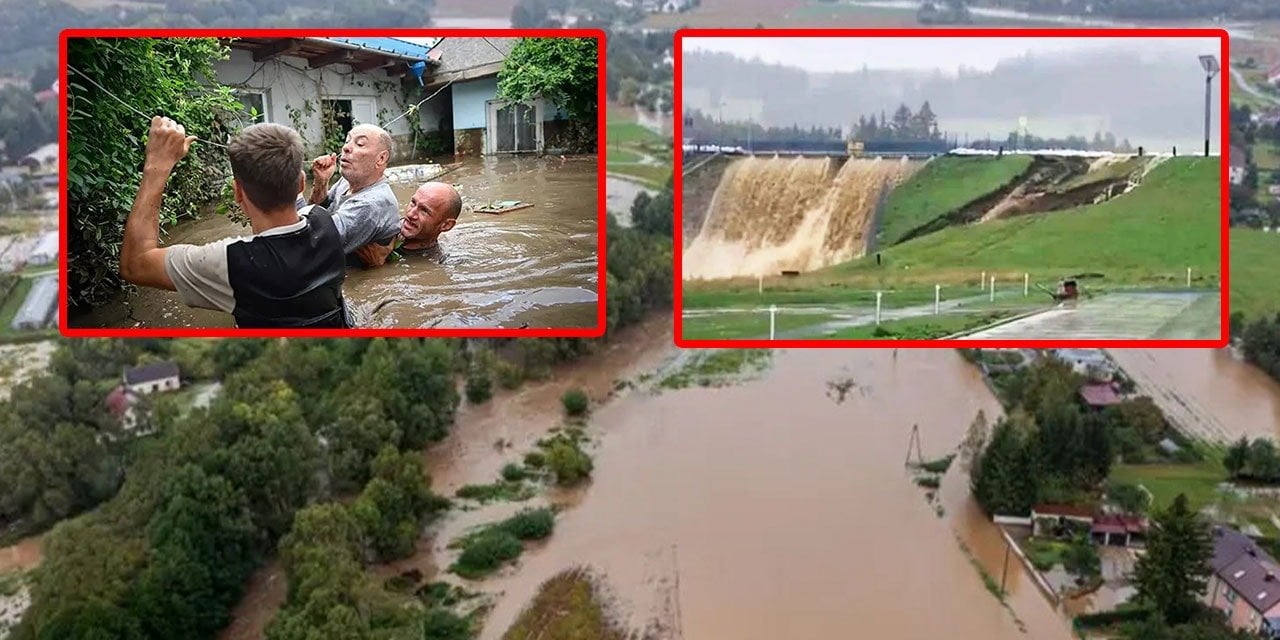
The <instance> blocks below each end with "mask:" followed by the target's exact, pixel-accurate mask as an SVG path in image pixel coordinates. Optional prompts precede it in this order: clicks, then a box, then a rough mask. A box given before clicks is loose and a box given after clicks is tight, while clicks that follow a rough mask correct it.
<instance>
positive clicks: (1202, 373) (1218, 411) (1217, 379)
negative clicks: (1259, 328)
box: [1110, 349, 1280, 442]
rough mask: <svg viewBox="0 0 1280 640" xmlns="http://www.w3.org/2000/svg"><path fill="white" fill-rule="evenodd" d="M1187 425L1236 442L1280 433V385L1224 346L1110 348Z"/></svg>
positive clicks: (1143, 389) (1146, 389) (1213, 437)
mask: <svg viewBox="0 0 1280 640" xmlns="http://www.w3.org/2000/svg"><path fill="white" fill-rule="evenodd" d="M1110 353H1111V354H1112V356H1113V357H1114V358H1115V359H1116V362H1117V363H1118V364H1119V365H1120V367H1121V368H1122V369H1124V370H1125V372H1126V373H1128V374H1129V375H1130V377H1132V378H1133V379H1134V382H1136V383H1137V384H1138V387H1139V392H1140V393H1144V394H1147V395H1150V396H1152V397H1153V398H1154V399H1155V400H1156V402H1157V403H1159V404H1160V408H1161V409H1163V410H1164V412H1165V413H1166V414H1167V415H1169V417H1170V418H1171V419H1172V420H1173V421H1174V422H1176V423H1177V424H1178V425H1179V426H1180V427H1182V428H1183V429H1185V430H1187V431H1190V432H1191V433H1193V434H1196V435H1199V436H1201V437H1205V438H1209V439H1211V440H1217V441H1219V442H1230V441H1233V440H1236V439H1238V438H1239V437H1240V436H1248V437H1249V438H1262V437H1266V438H1280V384H1277V383H1276V382H1275V381H1274V380H1272V379H1271V378H1268V377H1267V375H1266V374H1264V373H1263V372H1262V371H1261V370H1259V369H1258V368H1256V367H1252V366H1250V365H1248V364H1246V363H1244V362H1243V361H1242V360H1239V359H1237V358H1235V357H1233V356H1232V355H1231V352H1230V351H1227V350H1224V349H1113V350H1111V352H1110Z"/></svg>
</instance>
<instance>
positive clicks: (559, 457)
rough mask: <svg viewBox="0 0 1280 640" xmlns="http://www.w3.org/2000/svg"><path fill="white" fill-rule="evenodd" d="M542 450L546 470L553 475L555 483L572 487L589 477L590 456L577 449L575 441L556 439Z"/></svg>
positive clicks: (590, 467)
mask: <svg viewBox="0 0 1280 640" xmlns="http://www.w3.org/2000/svg"><path fill="white" fill-rule="evenodd" d="M544 450H545V452H546V458H547V468H548V469H550V470H551V473H552V474H554V475H555V478H556V483H558V484H560V485H563V486H572V485H575V484H578V483H579V482H581V481H583V480H585V479H587V478H588V477H590V475H591V470H592V464H591V456H589V455H587V454H586V453H585V452H584V451H583V450H582V449H581V448H579V447H578V443H577V442H576V441H574V440H570V439H568V438H564V437H556V438H554V439H552V440H551V442H550V443H548V444H547V445H546V446H545V447H544Z"/></svg>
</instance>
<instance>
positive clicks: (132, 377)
mask: <svg viewBox="0 0 1280 640" xmlns="http://www.w3.org/2000/svg"><path fill="white" fill-rule="evenodd" d="M124 384H125V386H126V387H127V388H128V389H129V391H131V392H133V393H136V394H139V395H146V394H149V393H155V392H156V391H173V390H175V389H177V388H178V387H179V386H181V381H180V380H179V372H178V365H177V364H175V363H173V362H168V361H166V362H153V363H151V364H148V365H143V366H141V367H129V368H127V369H125V370H124Z"/></svg>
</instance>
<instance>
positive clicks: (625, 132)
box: [606, 122, 671, 149]
mask: <svg viewBox="0 0 1280 640" xmlns="http://www.w3.org/2000/svg"><path fill="white" fill-rule="evenodd" d="M607 128H608V130H607V134H606V135H607V136H608V138H607V140H608V144H609V148H610V149H612V148H614V145H623V146H625V145H628V144H665V145H666V146H668V147H670V146H671V140H670V139H667V138H663V137H662V136H660V135H658V134H656V133H654V132H653V130H652V129H648V128H646V127H645V126H643V125H639V124H636V123H634V122H607Z"/></svg>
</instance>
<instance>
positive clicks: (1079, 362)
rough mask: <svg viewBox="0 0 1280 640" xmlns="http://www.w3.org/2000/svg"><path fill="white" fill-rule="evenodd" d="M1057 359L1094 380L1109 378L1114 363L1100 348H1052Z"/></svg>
mask: <svg viewBox="0 0 1280 640" xmlns="http://www.w3.org/2000/svg"><path fill="white" fill-rule="evenodd" d="M1052 353H1053V355H1054V357H1056V358H1057V359H1059V360H1061V361H1063V362H1065V363H1067V364H1068V365H1071V370H1072V371H1075V372H1076V373H1078V374H1080V375H1082V376H1087V377H1089V378H1091V379H1093V380H1095V381H1099V382H1101V381H1106V380H1110V379H1111V377H1112V376H1113V375H1114V374H1115V365H1114V364H1112V363H1111V359H1110V358H1108V357H1107V354H1106V353H1104V352H1103V351H1102V350H1101V349H1053V350H1052Z"/></svg>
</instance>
